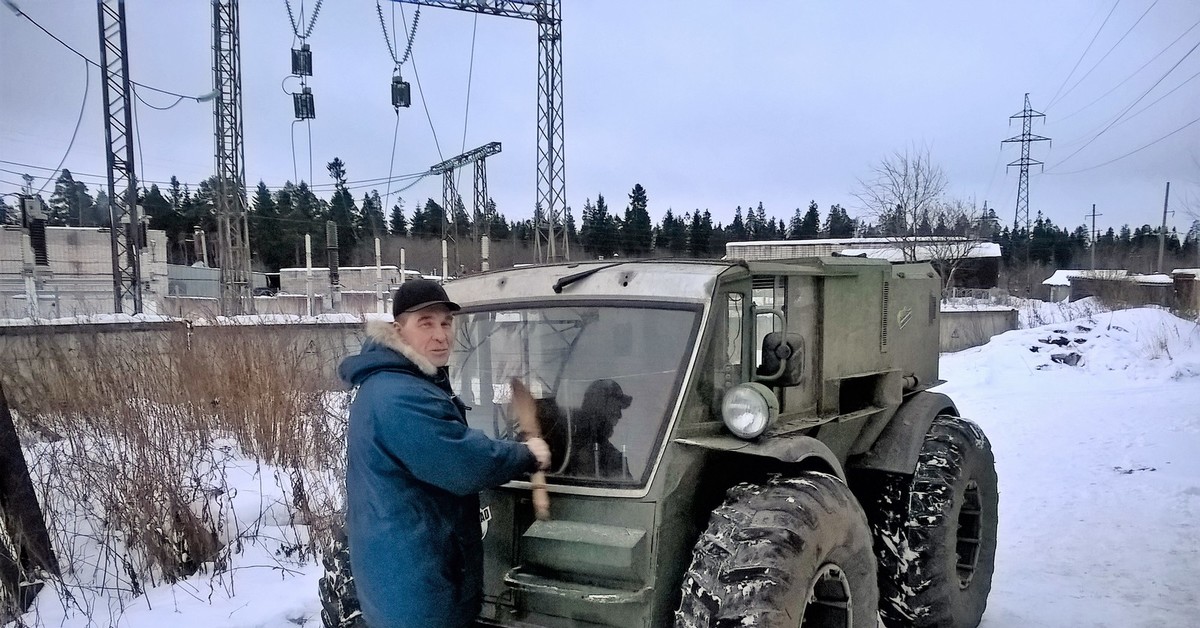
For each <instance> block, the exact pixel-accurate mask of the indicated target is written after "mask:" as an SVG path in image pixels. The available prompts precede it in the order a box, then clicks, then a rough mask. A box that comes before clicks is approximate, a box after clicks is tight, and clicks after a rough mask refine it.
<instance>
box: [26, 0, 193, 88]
mask: <svg viewBox="0 0 1200 628" xmlns="http://www.w3.org/2000/svg"><path fill="white" fill-rule="evenodd" d="M4 4H7V5H8V6H9V8H11V9H12V10H13V12H14V13H16V14H17V16H18V17H23V18H25V19H27V20H29V23H30V24H33V25H34V26H36V27H37V28H38V30H40V31H42V32H43V33H45V34H47V35H49V36H50V37H51V39H53V40H54V41H57V42H58V43H60V44H62V46H63V47H64V48H66V49H67V50H70V51H71V52H73V53H75V54H76V55H78V56H79V58H80V59H83V60H84V61H87V62H88V63H90V64H92V65H94V66H96V67H97V68H99V67H100V64H99V63H97V62H95V61H92V60H91V59H89V58H88V57H87V55H85V54H83V53H82V52H79V51H78V50H76V49H75V48H73V47H72V46H71V44H68V43H67V42H65V41H63V40H61V39H59V38H58V36H57V35H55V34H54V33H51V32H50V31H49V30H47V29H46V27H44V26H42V25H41V24H39V23H38V22H37V20H35V19H33V18H32V17H30V16H29V14H27V13H25V12H24V11H22V10H21V9H20V8H19V7H17V5H16V4H15V3H14V2H13V1H12V0H4ZM129 82H130V84H132V85H136V86H138V87H144V88H146V89H148V90H151V91H155V92H158V93H160V94H166V95H168V96H175V97H176V98H180V99H184V98H190V99H192V100H195V101H196V102H204V101H205V100H208V99H209V98H210V96H211V92H210V93H208V94H202V95H200V96H187V95H184V94H177V93H175V92H173V91H170V90H166V89H159V88H157V87H152V86H150V85H146V84H143V83H139V82H137V81H134V80H130V81H129ZM172 106H174V105H172Z"/></svg>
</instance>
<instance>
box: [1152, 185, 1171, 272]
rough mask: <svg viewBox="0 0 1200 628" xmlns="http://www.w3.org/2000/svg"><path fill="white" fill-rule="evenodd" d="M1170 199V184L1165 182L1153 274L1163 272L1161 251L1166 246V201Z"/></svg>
mask: <svg viewBox="0 0 1200 628" xmlns="http://www.w3.org/2000/svg"><path fill="white" fill-rule="evenodd" d="M1170 198H1171V182H1170V181H1167V192H1166V194H1164V195H1163V221H1162V228H1161V229H1159V230H1158V266H1157V267H1155V270H1154V272H1156V273H1161V272H1162V271H1163V250H1164V249H1166V246H1167V201H1168V200H1169V199H1170Z"/></svg>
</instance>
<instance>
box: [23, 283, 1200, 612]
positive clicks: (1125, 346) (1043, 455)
mask: <svg viewBox="0 0 1200 628" xmlns="http://www.w3.org/2000/svg"><path fill="white" fill-rule="evenodd" d="M1084 306H1086V304H1084ZM1043 309H1044V311H1039V310H1037V309H1036V307H1035V306H1031V307H1030V315H1029V316H1028V318H1029V319H1030V320H1031V321H1032V320H1035V319H1036V318H1037V317H1043V318H1042V319H1041V320H1043V321H1044V320H1045V318H1044V317H1048V316H1052V315H1054V311H1052V309H1053V310H1057V311H1059V312H1063V310H1062V309H1061V307H1059V306H1057V305H1050V306H1047V307H1046V308H1043ZM1054 320H1062V319H1058V318H1057V317H1056V318H1055V319H1054ZM1072 356H1074V357H1072ZM941 375H942V378H943V379H946V380H948V382H949V383H947V384H945V385H944V386H942V387H941V388H940V389H939V390H941V391H943V392H945V393H947V394H949V395H950V396H951V397H953V398H954V399H955V401H956V402H957V404H958V406H959V409H960V410H961V411H962V413H963V414H964V416H968V417H971V418H973V419H975V420H976V421H978V422H979V423H980V425H982V426H983V428H984V429H985V430H986V432H987V433H988V435H989V437H990V439H991V442H992V446H993V448H994V450H995V454H996V463H997V467H998V471H999V476H1000V490H1001V496H1000V499H1001V501H1000V530H999V534H1000V539H999V549H998V551H997V567H996V576H995V579H994V583H993V589H992V595H991V598H990V601H989V604H988V611H987V613H986V615H985V616H984V620H983V624H982V626H983V628H1062V627H1066V626H1088V627H1108V626H1111V627H1113V628H1116V627H1121V628H1126V627H1131V626H1144V627H1147V628H1149V627H1151V626H1153V627H1185V626H1194V625H1197V622H1198V621H1200V620H1198V619H1197V618H1196V616H1197V614H1198V611H1197V609H1200V454H1198V452H1200V328H1198V326H1197V325H1196V324H1195V323H1192V322H1188V321H1184V320H1181V319H1179V318H1176V317H1174V316H1172V315H1170V314H1168V313H1167V312H1165V311H1162V310H1158V309H1151V308H1141V309H1135V310H1126V311H1118V312H1101V311H1099V310H1098V309H1097V310H1094V311H1091V312H1090V313H1085V314H1084V315H1083V317H1082V318H1075V319H1074V320H1070V321H1069V322H1057V323H1052V324H1050V325H1045V326H1041V327H1034V328H1031V329H1022V330H1018V331H1013V332H1009V333H1006V334H1003V335H1001V336H998V337H996V338H994V339H992V341H991V342H990V343H988V344H987V345H984V346H982V347H977V348H974V349H969V350H966V351H962V352H959V353H956V354H945V355H943V356H942V360H941ZM230 456H232V457H231V458H230V459H229V460H228V462H227V464H225V467H224V468H225V469H226V470H227V471H226V472H227V476H228V477H227V483H228V485H229V486H230V487H233V488H235V489H236V490H235V491H234V494H236V498H234V499H233V500H231V508H230V511H231V513H233V514H234V517H235V518H234V520H232V521H231V522H230V524H229V525H230V526H231V527H236V529H237V530H243V531H250V530H253V531H254V532H255V533H254V534H245V535H244V536H245V539H246V545H245V550H244V551H243V552H242V553H241V554H235V555H233V556H232V560H233V569H232V571H230V572H227V573H225V574H223V575H221V576H218V577H213V576H212V575H211V574H209V575H204V576H194V577H192V578H190V579H188V580H186V581H184V582H182V583H177V584H175V585H173V586H167V585H162V586H158V587H155V588H152V589H150V590H149V592H148V593H147V594H146V595H144V596H140V597H137V598H133V599H131V600H127V601H125V602H124V608H123V610H122V609H120V608H116V607H115V606H114V605H113V604H111V603H109V602H106V601H104V600H96V599H93V601H92V604H91V605H92V607H93V608H96V609H97V610H98V611H99V612H93V613H92V619H91V621H89V619H88V618H87V617H86V616H84V615H83V614H82V613H80V612H79V611H78V610H77V609H72V608H71V605H64V603H63V602H62V601H61V597H60V596H57V595H55V591H54V590H52V589H47V590H45V591H43V593H42V594H41V596H40V597H39V598H38V601H37V604H36V610H35V612H33V613H30V614H28V615H26V616H25V617H24V620H25V622H26V623H28V624H31V625H42V626H70V627H83V626H91V625H95V626H109V625H113V626H117V625H119V626H123V627H128V628H142V627H145V628H151V627H158V626H173V627H175V628H192V627H197V628H198V627H201V626H204V627H209V626H229V627H234V626H237V627H252V626H253V627H263V628H292V627H295V626H303V627H314V626H319V625H320V618H319V605H318V602H317V600H316V591H317V578H318V577H319V571H320V568H319V565H316V564H314V563H313V561H312V560H311V559H308V560H304V561H301V560H298V559H296V558H295V557H294V556H289V555H288V552H286V551H282V550H284V548H287V547H290V546H293V545H295V544H297V543H298V539H297V537H296V532H295V526H294V525H292V524H291V522H289V521H287V520H286V517H284V516H283V515H282V514H281V513H282V512H284V511H285V510H286V509H283V508H281V507H280V506H281V504H285V503H286V502H287V500H288V496H287V494H286V493H287V489H286V487H287V482H283V481H279V479H278V475H277V473H278V472H277V471H276V470H275V469H272V468H271V467H269V466H266V465H258V464H256V463H254V462H252V461H248V460H245V459H240V458H238V457H237V456H238V454H236V452H234V453H231V454H230ZM87 575H88V574H86V573H81V574H78V575H77V577H80V578H84V577H87ZM116 606H119V605H116ZM100 609H102V610H100Z"/></svg>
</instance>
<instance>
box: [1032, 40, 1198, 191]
mask: <svg viewBox="0 0 1200 628" xmlns="http://www.w3.org/2000/svg"><path fill="white" fill-rule="evenodd" d="M1197 48H1200V42H1196V45H1195V46H1192V48H1191V49H1190V50H1188V51H1187V52H1186V53H1185V54H1184V55H1183V57H1181V58H1180V59H1179V61H1176V62H1175V65H1173V66H1171V67H1170V69H1168V70H1167V71H1166V72H1164V73H1163V75H1162V76H1160V77H1159V78H1158V80H1157V81H1155V82H1154V84H1153V85H1151V86H1150V87H1149V88H1148V89H1147V90H1146V91H1144V92H1142V95H1141V96H1138V97H1137V100H1134V101H1133V102H1132V103H1130V104H1129V106H1128V107H1126V108H1125V109H1124V110H1122V111H1121V113H1118V114H1117V117H1115V118H1113V120H1112V122H1109V123H1108V125H1107V126H1105V127H1104V128H1103V129H1101V130H1100V132H1099V133H1097V134H1096V135H1094V136H1093V137H1092V139H1090V140H1088V141H1087V142H1086V143H1085V144H1084V145H1083V146H1080V147H1079V148H1077V149H1075V152H1073V153H1071V154H1070V155H1067V156H1066V158H1064V159H1061V160H1059V162H1058V163H1056V164H1054V165H1053V166H1051V167H1050V169H1051V170H1053V169H1054V168H1057V167H1059V166H1061V165H1062V164H1063V163H1065V162H1067V161H1068V160H1069V159H1071V158H1072V157H1074V156H1075V155H1078V154H1079V152H1080V151H1082V150H1083V149H1085V148H1087V147H1088V146H1090V145H1091V144H1092V142H1094V141H1096V140H1098V139H1100V136H1101V135H1104V134H1105V133H1106V132H1107V131H1108V130H1109V129H1111V128H1113V126H1115V125H1116V124H1117V122H1120V121H1121V118H1123V117H1125V114H1126V113H1128V112H1129V110H1130V109H1133V108H1134V106H1136V105H1137V104H1138V103H1139V102H1142V99H1143V98H1145V97H1146V96H1148V95H1149V94H1150V92H1152V91H1154V88H1155V87H1158V86H1159V84H1160V83H1162V82H1163V80H1165V79H1166V78H1167V77H1168V76H1170V74H1171V72H1174V71H1175V68H1178V67H1179V64H1181V63H1183V62H1184V60H1186V59H1187V58H1188V57H1189V56H1191V54H1192V53H1193V52H1195V51H1196V49H1197ZM1139 150H1140V149H1139Z"/></svg>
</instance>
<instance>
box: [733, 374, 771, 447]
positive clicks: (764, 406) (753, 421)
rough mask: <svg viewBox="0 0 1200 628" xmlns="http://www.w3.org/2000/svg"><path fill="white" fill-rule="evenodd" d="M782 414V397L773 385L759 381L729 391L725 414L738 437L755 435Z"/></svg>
mask: <svg viewBox="0 0 1200 628" xmlns="http://www.w3.org/2000/svg"><path fill="white" fill-rule="evenodd" d="M777 416H779V400H778V399H776V398H775V393H773V392H771V389H770V388H767V387H766V386H763V385H762V384H757V383H746V384H739V385H737V386H734V387H733V388H731V389H729V391H728V392H726V393H725V398H724V399H723V400H722V401H721V418H723V419H724V420H725V427H727V428H729V431H730V432H733V434H734V436H737V437H738V438H755V437H757V436H758V435H760V434H762V433H763V432H765V431H767V428H768V427H770V426H771V423H773V422H775V417H777Z"/></svg>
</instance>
